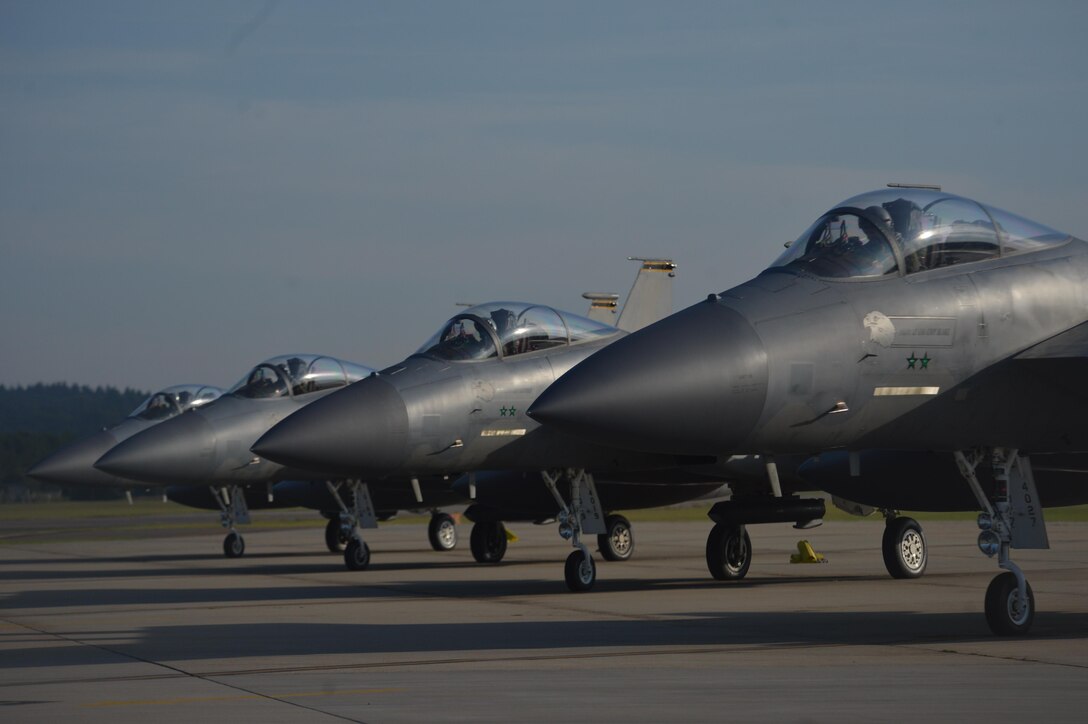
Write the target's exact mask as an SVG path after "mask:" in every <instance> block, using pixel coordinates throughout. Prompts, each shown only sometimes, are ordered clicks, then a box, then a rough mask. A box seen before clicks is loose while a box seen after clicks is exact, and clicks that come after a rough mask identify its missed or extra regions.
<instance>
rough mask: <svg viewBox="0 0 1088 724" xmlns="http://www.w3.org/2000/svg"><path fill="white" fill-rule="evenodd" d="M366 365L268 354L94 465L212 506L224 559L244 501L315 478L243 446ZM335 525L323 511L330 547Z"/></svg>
mask: <svg viewBox="0 0 1088 724" xmlns="http://www.w3.org/2000/svg"><path fill="white" fill-rule="evenodd" d="M372 371H373V370H371V369H369V368H367V367H362V366H359V365H356V364H353V363H351V362H345V361H343V360H339V359H335V358H333V357H327V356H321V355H312V354H311V355H304V354H298V355H283V356H280V357H274V358H272V359H269V360H266V361H265V362H262V363H260V364H258V365H257V366H256V367H254V368H253V369H252V370H250V371H249V372H248V373H247V374H246V375H245V376H244V377H243V378H242V379H241V380H240V381H239V382H238V383H237V384H236V385H234V387H232V388H231V389H230V391H229V392H228V393H227V394H224V395H223V396H222V397H220V398H219V399H218V400H216V401H215V402H214V404H209V405H206V406H204V407H202V408H200V409H198V410H193V411H191V412H190V413H189V414H186V415H179V416H177V417H176V418H174V419H171V420H168V421H166V422H164V423H163V424H161V425H158V426H156V427H153V428H151V429H148V430H145V431H143V432H140V433H139V434H136V435H132V436H131V437H129V438H128V439H126V440H124V441H123V442H121V443H120V444H118V445H116V446H115V447H113V448H111V449H110V450H109V451H108V452H106V453H105V454H103V455H102V457H101V458H99V459H98V460H97V462H96V463H95V467H97V468H98V469H99V470H101V471H104V472H106V473H109V474H112V475H117V476H123V477H127V478H135V479H138V480H144V481H148V482H152V483H156V484H159V485H168V486H170V488H169V490H170V491H171V493H170V495H171V497H172V499H174V500H177V501H178V502H181V503H184V504H186V505H194V506H196V507H210V506H214V507H218V508H219V509H220V511H221V522H222V524H223V527H224V528H226V529H227V530H228V531H229V532H228V534H227V536H226V538H225V539H224V541H223V552H224V554H225V555H226V556H227V557H230V558H234V557H238V556H241V555H242V554H243V553H244V552H245V541H244V539H243V538H242V536H241V534H239V533H238V531H237V530H236V529H235V526H236V524H238V523H248V522H249V508H250V507H253V505H254V504H260V505H261V506H262V507H267V506H266V505H265V503H264V502H262V501H275V500H276V498H277V495H276V493H275V491H276V489H275V488H274V486H275V485H276V484H277V483H280V482H281V481H298V480H303V481H305V480H313V479H322V480H323V477H322V476H320V475H319V474H316V473H314V472H313V471H309V470H299V469H291V468H286V467H284V466H282V465H277V464H275V463H272V462H270V461H268V460H262V459H261V458H259V457H256V456H255V455H253V454H252V453H251V452H250V451H249V447H250V446H251V445H252V444H253V442H254V441H255V440H256V439H257V438H258V437H260V436H261V434H262V433H264V432H265V431H266V430H268V428H269V427H271V426H272V425H273V424H275V423H276V422H278V421H279V420H282V419H283V418H285V417H287V416H288V415H289V414H291V413H292V412H294V411H295V410H298V409H299V408H300V407H303V406H305V405H307V404H309V403H310V402H312V401H314V400H316V399H319V398H321V397H323V396H324V395H327V394H329V393H330V392H332V391H334V390H336V389H339V388H342V387H345V386H346V385H348V384H350V383H352V382H355V381H357V380H360V379H362V378H364V377H366V376H367V375H369V374H371V372H372ZM447 487H448V486H447ZM285 492H286V493H288V494H287V495H285V496H282V497H283V500H282V501H281V502H282V503H283V504H287V505H296V504H298V497H299V493H298V491H297V490H296V489H294V488H289V489H287V490H286V491H285ZM292 492H293V493H294V495H291V494H290V493H292ZM333 494H335V493H333ZM326 495H329V493H326ZM449 497H451V498H452V497H453V496H452V494H451V495H450V496H449ZM324 510H330V511H331V510H335V507H333V506H330V507H328V508H324ZM394 510H395V509H394ZM449 525H450V526H452V521H449ZM339 531H340V524H339V521H338V520H333V519H331V518H330V521H329V525H328V526H327V528H326V544H327V545H328V546H329V548H330V550H337V548H338V546H339V545H340V543H339V541H340V539H341V534H340V532H339Z"/></svg>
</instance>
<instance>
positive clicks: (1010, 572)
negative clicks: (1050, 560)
mask: <svg viewBox="0 0 1088 724" xmlns="http://www.w3.org/2000/svg"><path fill="white" fill-rule="evenodd" d="M955 455H956V463H957V464H958V465H959V468H960V474H962V475H963V477H964V479H965V480H966V481H967V484H968V485H969V486H970V487H971V491H972V492H973V493H974V494H975V498H976V499H977V500H978V503H979V506H980V507H981V508H982V510H983V512H982V513H979V516H978V527H979V529H980V530H981V531H982V532H981V533H979V536H978V547H979V550H981V551H982V552H983V553H985V554H986V555H987V556H990V557H993V556H994V555H997V561H998V563H997V565H998V567H1000V568H1003V569H1005V571H1006V573H1001V574H999V575H998V576H997V577H996V578H994V579H993V580H992V581H991V582H990V585H989V587H988V588H987V589H986V599H985V610H986V623H987V624H988V625H989V627H990V630H991V631H993V632H994V633H995V634H997V635H998V636H1015V635H1021V634H1025V633H1027V632H1028V631H1029V630H1030V629H1031V624H1032V622H1033V621H1034V620H1035V594H1034V593H1033V592H1032V590H1031V586H1030V585H1029V584H1028V581H1027V578H1026V577H1025V576H1024V572H1023V571H1022V570H1020V566H1018V565H1016V564H1015V563H1014V562H1013V561H1012V558H1011V557H1010V550H1011V549H1013V548H1025V549H1027V548H1034V549H1040V548H1049V547H1050V541H1049V539H1048V538H1047V534H1046V521H1044V520H1043V509H1042V507H1041V506H1040V505H1039V495H1038V493H1037V492H1036V489H1035V477H1034V475H1033V474H1032V471H1031V461H1030V460H1029V459H1028V457H1027V456H1023V455H1020V454H1019V451H1017V450H1010V449H1005V448H991V449H986V450H978V451H969V452H959V451H957V452H956V453H955ZM987 457H988V458H989V461H990V465H991V466H992V468H993V473H994V481H995V486H994V490H993V492H992V493H991V494H990V495H987V494H986V492H985V491H984V490H983V488H982V485H981V484H980V483H979V481H978V478H977V477H976V476H975V470H976V469H977V468H978V466H979V464H980V463H982V462H983V461H984V460H985V459H986V458H987Z"/></svg>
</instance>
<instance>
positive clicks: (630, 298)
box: [616, 256, 676, 332]
mask: <svg viewBox="0 0 1088 724" xmlns="http://www.w3.org/2000/svg"><path fill="white" fill-rule="evenodd" d="M628 259H630V260H631V261H640V262H642V266H641V267H639V270H638V276H636V277H635V284H634V286H632V287H631V292H630V294H628V295H627V301H626V302H625V303H624V305H623V311H622V312H621V313H620V318H619V321H618V322H616V326H617V327H619V328H620V329H622V330H624V331H626V332H634V331H635V330H637V329H642V328H643V327H645V326H646V325H648V324H653V323H654V322H656V321H658V320H659V319H664V318H665V317H667V316H668V315H670V314H672V280H673V277H675V276H676V271H675V270H676V264H673V263H672V260H671V259H643V258H641V257H636V256H631V257H628Z"/></svg>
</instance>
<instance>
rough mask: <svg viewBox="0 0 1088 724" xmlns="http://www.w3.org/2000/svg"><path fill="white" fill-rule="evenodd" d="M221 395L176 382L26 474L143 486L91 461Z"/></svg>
mask: <svg viewBox="0 0 1088 724" xmlns="http://www.w3.org/2000/svg"><path fill="white" fill-rule="evenodd" d="M222 394H223V391H222V390H221V389H219V388H218V387H212V386H211V385H175V386H173V387H167V388H165V389H163V390H159V391H158V392H156V393H154V394H152V395H150V396H149V397H148V398H147V399H146V400H144V401H143V402H141V403H140V405H139V406H138V407H137V408H136V409H135V410H133V411H132V412H131V413H129V415H128V417H126V418H125V419H124V420H122V421H121V422H119V423H118V424H117V425H114V426H113V427H110V428H107V429H105V430H102V431H101V432H96V433H95V434H93V435H90V436H88V437H86V438H84V439H82V440H78V441H76V442H74V443H72V444H71V445H67V446H65V447H62V448H61V449H59V450H57V451H55V452H53V453H51V454H50V455H49V456H48V457H46V458H45V459H43V460H41V461H40V462H38V463H36V464H35V465H34V466H33V467H32V468H30V470H28V471H27V475H29V476H30V477H32V478H34V479H35V480H40V481H43V482H48V483H55V484H58V485H89V486H98V487H120V488H125V489H127V490H129V491H131V489H133V488H142V487H146V486H147V481H145V480H144V481H141V480H132V479H129V478H122V477H118V476H116V475H110V474H108V473H105V472H103V471H101V470H98V469H96V468H95V467H94V463H95V461H96V460H98V458H100V457H102V455H104V454H105V453H106V452H108V451H109V450H110V448H112V447H114V446H115V445H117V444H118V443H120V442H121V441H122V440H127V439H128V438H130V437H132V436H133V435H135V434H136V433H138V432H142V431H143V430H146V429H148V428H150V427H153V426H154V425H157V424H159V423H160V422H162V421H164V420H169V419H170V418H173V417H177V416H178V415H180V414H181V413H183V412H186V411H188V410H194V409H196V408H198V407H201V406H203V405H206V404H208V403H210V402H212V401H214V400H215V399H217V398H218V397H219V396H220V395H222Z"/></svg>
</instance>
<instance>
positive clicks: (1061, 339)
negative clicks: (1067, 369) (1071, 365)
mask: <svg viewBox="0 0 1088 724" xmlns="http://www.w3.org/2000/svg"><path fill="white" fill-rule="evenodd" d="M1085 357H1088V322H1085V323H1084V324H1078V325H1077V326H1076V327H1073V328H1072V329H1067V330H1066V331H1064V332H1062V333H1061V334H1059V335H1056V336H1054V337H1051V338H1050V339H1048V340H1045V341H1043V342H1040V343H1039V344H1037V345H1035V346H1034V347H1029V348H1028V349H1026V350H1024V351H1023V352H1021V353H1020V354H1018V355H1016V358H1015V359H1018V360H1045V359H1076V358H1082V359H1083V358H1085Z"/></svg>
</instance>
